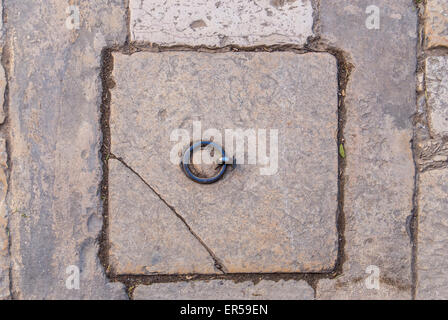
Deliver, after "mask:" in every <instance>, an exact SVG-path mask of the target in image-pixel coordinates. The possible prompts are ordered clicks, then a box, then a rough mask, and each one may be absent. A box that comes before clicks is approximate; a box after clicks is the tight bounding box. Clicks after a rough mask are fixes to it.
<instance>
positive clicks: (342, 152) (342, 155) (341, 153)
mask: <svg viewBox="0 0 448 320" xmlns="http://www.w3.org/2000/svg"><path fill="white" fill-rule="evenodd" d="M339 155H340V156H341V157H342V158H345V150H344V145H343V144H342V143H341V144H340V145H339Z"/></svg>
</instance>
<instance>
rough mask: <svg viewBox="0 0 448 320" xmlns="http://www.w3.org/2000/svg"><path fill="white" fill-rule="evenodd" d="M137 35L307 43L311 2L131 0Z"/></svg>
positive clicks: (157, 39) (205, 41)
mask: <svg viewBox="0 0 448 320" xmlns="http://www.w3.org/2000/svg"><path fill="white" fill-rule="evenodd" d="M130 12H131V23H130V25H131V38H132V40H136V41H148V42H153V43H157V44H160V45H168V46H169V45H179V44H181V45H207V46H225V45H229V44H234V45H241V46H247V45H270V44H282V43H294V44H299V45H300V44H304V43H305V42H306V40H307V38H308V37H309V36H311V35H312V34H313V32H312V27H313V8H312V4H311V1H310V0H287V1H284V0H275V1H273V0H261V1H260V0H259V1H245V0H226V1H218V0H217V1H207V0H191V1H182V0H170V1H163V0H131V1H130Z"/></svg>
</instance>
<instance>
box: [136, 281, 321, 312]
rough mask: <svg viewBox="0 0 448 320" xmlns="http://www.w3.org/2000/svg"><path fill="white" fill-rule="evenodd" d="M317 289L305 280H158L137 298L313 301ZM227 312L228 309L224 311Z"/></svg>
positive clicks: (139, 291) (138, 290)
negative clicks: (160, 281)
mask: <svg viewBox="0 0 448 320" xmlns="http://www.w3.org/2000/svg"><path fill="white" fill-rule="evenodd" d="M313 298H314V290H313V288H311V287H310V286H309V285H308V284H307V283H306V282H305V281H303V280H301V281H295V280H288V281H284V280H280V281H278V282H275V281H268V280H262V281H260V282H258V283H257V284H254V283H253V282H249V281H245V282H240V283H235V282H233V281H231V280H211V281H191V282H176V283H156V284H152V285H149V286H138V287H137V288H136V289H135V291H134V299H135V300H166V299H169V300H184V299H185V300H312V299H313ZM223 311H224V310H223Z"/></svg>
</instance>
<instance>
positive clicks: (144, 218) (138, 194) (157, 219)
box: [109, 160, 216, 274]
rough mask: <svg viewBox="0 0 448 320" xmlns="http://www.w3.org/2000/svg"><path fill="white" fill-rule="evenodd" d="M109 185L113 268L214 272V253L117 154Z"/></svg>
mask: <svg viewBox="0 0 448 320" xmlns="http://www.w3.org/2000/svg"><path fill="white" fill-rule="evenodd" d="M109 186H110V187H109V199H110V201H109V207H110V208H112V210H110V211H109V219H110V225H109V232H110V234H111V237H110V239H111V248H110V261H111V264H112V265H113V266H114V269H115V270H114V271H115V272H117V273H122V274H132V273H144V274H155V273H167V274H169V273H215V272H216V271H215V268H214V261H213V259H212V257H211V256H210V255H209V253H208V252H207V250H206V249H205V248H204V247H203V246H202V244H201V243H200V242H199V241H198V240H197V239H196V238H195V237H194V236H193V235H192V234H191V233H190V231H189V230H188V228H187V226H186V225H185V224H184V223H183V222H182V221H181V220H180V219H179V218H178V217H176V215H175V213H174V212H172V211H171V209H170V208H168V207H167V205H166V204H165V203H163V202H162V200H160V199H159V198H158V197H157V195H156V194H155V193H154V192H152V191H151V189H149V187H148V186H147V185H145V183H144V182H143V181H142V180H141V179H140V178H139V177H138V176H137V175H136V174H135V173H133V172H132V171H131V170H130V169H128V168H126V167H125V166H124V165H123V164H122V163H120V162H119V161H118V160H109ZM148 226H150V228H148ZM142 246H143V247H144V249H143V248H142ZM145 264H148V266H145ZM136 266H138V267H139V268H140V269H135V268H136ZM184 266H185V268H186V269H185V270H182V267H184Z"/></svg>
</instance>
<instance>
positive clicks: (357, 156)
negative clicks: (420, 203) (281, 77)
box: [316, 0, 417, 299]
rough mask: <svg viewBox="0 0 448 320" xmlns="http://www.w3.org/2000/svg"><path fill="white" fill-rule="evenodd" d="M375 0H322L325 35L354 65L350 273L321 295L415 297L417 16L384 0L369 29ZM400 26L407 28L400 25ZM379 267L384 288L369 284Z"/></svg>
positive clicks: (321, 288) (346, 263) (408, 6)
mask: <svg viewBox="0 0 448 320" xmlns="http://www.w3.org/2000/svg"><path fill="white" fill-rule="evenodd" d="M371 4H372V3H371V2H369V1H362V0H358V1H350V3H348V2H347V1H343V0H338V1H331V3H330V2H329V1H322V2H321V4H320V8H321V13H320V17H321V20H320V21H321V30H322V35H321V36H322V38H323V39H324V40H326V41H328V42H329V44H330V45H331V46H336V47H338V48H340V49H341V50H343V51H344V52H345V53H346V56H347V58H348V59H349V62H350V63H352V64H353V65H354V69H353V71H352V73H351V76H350V81H349V83H348V85H347V90H346V99H345V106H346V110H347V112H346V125H345V128H344V136H345V151H346V168H345V176H346V180H345V185H344V217H345V219H344V220H345V221H344V236H345V245H344V251H343V252H344V260H343V265H342V275H340V276H339V277H337V278H336V279H333V280H321V281H319V282H318V284H317V289H316V296H317V298H319V299H331V298H345V299H362V298H369V297H372V298H374V296H375V297H377V298H387V299H400V298H403V297H407V298H410V297H411V283H412V277H411V251H412V250H411V242H410V237H409V235H408V233H407V229H408V228H407V221H409V217H410V215H411V214H412V208H413V202H412V199H413V191H414V170H415V168H414V164H413V157H412V152H411V139H412V133H413V129H412V122H411V120H412V115H413V114H414V112H415V109H416V103H415V101H416V99H415V88H416V84H415V65H416V30H417V14H416V10H415V7H414V3H413V1H411V0H407V1H405V0H400V1H376V2H375V5H376V6H378V8H379V9H380V18H381V20H380V29H379V30H375V29H368V28H366V26H365V22H366V19H367V17H368V16H369V15H368V14H366V13H365V11H366V8H367V6H369V5H371ZM397 30H399V31H397ZM370 265H372V266H377V267H378V268H379V271H380V274H379V277H380V287H379V290H378V292H377V293H373V292H372V290H376V289H367V287H366V286H365V285H363V284H364V281H365V279H366V278H367V277H368V276H369V274H367V273H366V269H367V267H369V266H370Z"/></svg>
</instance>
